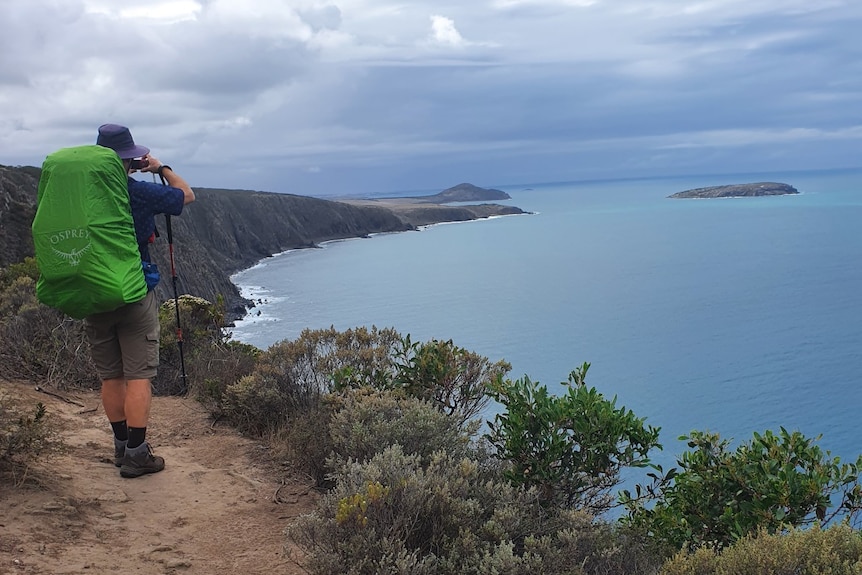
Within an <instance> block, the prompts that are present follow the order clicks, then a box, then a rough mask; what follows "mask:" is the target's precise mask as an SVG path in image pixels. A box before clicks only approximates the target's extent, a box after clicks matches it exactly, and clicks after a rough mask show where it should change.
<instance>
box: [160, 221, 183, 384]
mask: <svg viewBox="0 0 862 575" xmlns="http://www.w3.org/2000/svg"><path fill="white" fill-rule="evenodd" d="M165 227H166V228H167V229H168V253H169V254H170V257H171V283H173V284H174V310H175V311H176V312H177V346H178V347H179V350H180V374H181V375H180V377H181V378H182V382H183V386H182V389H181V391H180V393H181V394H182V395H185V394H186V393H188V391H189V385H188V382H187V381H186V361H185V358H184V357H183V328H182V326H181V325H180V296H179V292H178V291H177V268H176V265H174V233H173V230H171V216H170V215H168V214H165Z"/></svg>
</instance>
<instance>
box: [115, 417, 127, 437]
mask: <svg viewBox="0 0 862 575" xmlns="http://www.w3.org/2000/svg"><path fill="white" fill-rule="evenodd" d="M111 429H113V430H114V438H115V439H116V440H117V441H126V440H128V439H129V428H128V426H126V420H125V419H124V420H123V421H112V422H111Z"/></svg>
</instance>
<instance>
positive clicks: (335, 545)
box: [287, 445, 658, 575]
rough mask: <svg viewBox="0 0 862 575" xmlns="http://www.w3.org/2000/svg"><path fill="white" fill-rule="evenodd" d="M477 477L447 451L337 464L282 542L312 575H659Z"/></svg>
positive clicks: (623, 539) (595, 532)
mask: <svg viewBox="0 0 862 575" xmlns="http://www.w3.org/2000/svg"><path fill="white" fill-rule="evenodd" d="M482 470H483V466H482V465H481V464H479V463H477V462H476V461H474V460H471V459H469V458H461V457H453V456H451V455H449V454H445V453H438V454H437V455H436V456H434V457H432V459H431V460H430V461H429V462H428V464H427V465H423V463H422V457H421V456H420V455H418V454H417V455H412V456H411V455H406V454H405V453H404V452H403V450H402V449H401V447H400V446H398V445H394V446H392V447H389V448H387V449H385V450H384V451H382V452H381V453H378V454H377V455H375V456H374V457H373V458H372V459H370V460H369V461H367V462H364V463H360V462H351V463H350V464H348V465H345V466H343V467H342V468H341V469H340V470H339V472H338V473H337V476H336V482H335V487H334V489H333V490H332V491H330V492H329V493H327V494H326V495H325V496H324V497H323V498H321V500H320V502H319V505H318V508H317V510H316V511H315V512H314V513H311V514H308V515H304V516H302V517H300V518H298V519H297V520H295V521H294V522H293V523H292V524H291V525H290V526H289V527H288V529H287V535H288V538H289V539H290V540H291V541H292V542H293V543H294V544H296V545H297V546H298V547H299V548H300V549H301V550H302V553H303V559H302V564H303V567H304V569H306V570H307V571H308V572H309V573H311V574H314V575H318V574H319V575H323V574H332V573H344V574H351V575H366V574H367V575H376V574H379V573H403V574H405V575H406V574H411V575H412V574H423V573H427V574H432V573H433V574H435V575H456V574H457V575H462V574H475V575H479V574H487V573H501V574H502V573H505V574H509V575H516V574H525V575H526V574H534V573H543V574H546V575H556V574H560V575H562V574H593V573H595V574H599V573H601V574H605V575H614V574H623V573H645V574H648V573H655V572H656V570H657V565H658V562H657V560H656V559H654V558H653V557H651V556H650V555H649V554H648V553H647V552H646V551H645V549H646V547H644V546H643V545H642V544H641V542H639V541H636V540H634V539H630V538H628V537H627V536H626V535H624V534H623V533H621V532H618V531H616V530H615V529H614V528H613V527H611V526H608V525H605V524H599V523H596V522H594V521H593V520H592V518H591V517H590V516H588V515H586V514H584V513H581V512H576V511H570V510H553V509H546V508H545V507H543V506H542V505H540V504H539V502H538V499H537V494H536V492H535V491H533V490H524V489H521V488H519V487H516V486H514V485H512V484H511V483H509V482H507V481H505V480H503V479H502V478H501V477H499V476H497V477H494V476H489V475H486V474H485V473H484V472H483V471H482Z"/></svg>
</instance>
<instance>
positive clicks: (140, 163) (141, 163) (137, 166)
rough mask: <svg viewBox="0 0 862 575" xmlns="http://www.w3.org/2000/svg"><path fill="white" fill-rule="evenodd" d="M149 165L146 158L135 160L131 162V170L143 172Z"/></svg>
mask: <svg viewBox="0 0 862 575" xmlns="http://www.w3.org/2000/svg"><path fill="white" fill-rule="evenodd" d="M149 165H150V160H149V159H148V158H140V159H137V160H132V163H131V168H132V169H133V170H143V169H144V168H146V167H147V166H149Z"/></svg>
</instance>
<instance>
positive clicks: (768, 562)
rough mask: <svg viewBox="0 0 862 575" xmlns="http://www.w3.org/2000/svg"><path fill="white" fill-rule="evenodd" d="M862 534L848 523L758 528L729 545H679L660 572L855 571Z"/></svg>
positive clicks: (861, 565)
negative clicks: (776, 531)
mask: <svg viewBox="0 0 862 575" xmlns="http://www.w3.org/2000/svg"><path fill="white" fill-rule="evenodd" d="M859 573H862V536H860V534H859V532H858V531H856V530H854V529H851V528H850V527H849V526H848V525H846V524H841V525H836V526H833V527H831V528H829V529H820V528H819V527H817V526H814V527H812V528H811V529H805V530H802V529H794V530H792V531H790V532H788V533H785V534H770V533H768V532H766V531H765V530H763V529H761V530H758V531H757V532H755V533H753V534H751V535H747V536H746V537H744V538H742V539H740V540H739V541H737V542H736V543H734V544H733V545H731V546H730V547H725V548H722V549H720V550H716V549H713V548H708V547H701V548H699V549H697V550H695V551H694V552H693V553H689V552H685V551H682V552H680V553H678V554H677V555H676V556H675V557H674V558H673V559H671V560H670V561H668V562H667V563H666V564H665V565H664V567H663V568H662V570H661V575H724V574H727V575H731V574H732V575H858V574H859Z"/></svg>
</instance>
